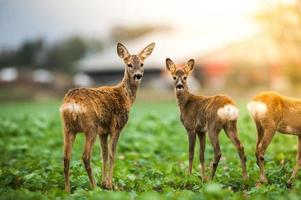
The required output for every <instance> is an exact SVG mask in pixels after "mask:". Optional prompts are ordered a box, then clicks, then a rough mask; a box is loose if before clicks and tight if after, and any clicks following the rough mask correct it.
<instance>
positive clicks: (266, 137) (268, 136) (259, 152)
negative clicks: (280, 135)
mask: <svg viewBox="0 0 301 200" xmlns="http://www.w3.org/2000/svg"><path fill="white" fill-rule="evenodd" d="M275 132H276V130H275V129H270V128H266V129H264V134H263V137H262V139H261V141H260V143H259V144H258V146H257V148H256V158H257V165H258V167H259V169H260V178H259V181H260V182H261V183H267V182H268V179H267V177H266V175H265V171H264V153H265V151H266V149H267V148H268V146H269V144H270V143H271V141H272V139H273V136H274V135H275Z"/></svg>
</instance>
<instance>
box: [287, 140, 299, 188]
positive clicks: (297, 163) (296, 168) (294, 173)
mask: <svg viewBox="0 0 301 200" xmlns="http://www.w3.org/2000/svg"><path fill="white" fill-rule="evenodd" d="M300 164H301V136H298V152H297V158H296V165H295V167H294V170H293V173H292V175H291V177H290V179H289V180H288V182H287V184H288V185H289V186H290V185H291V184H292V182H293V180H294V179H295V177H296V175H297V172H298V170H299V168H300Z"/></svg>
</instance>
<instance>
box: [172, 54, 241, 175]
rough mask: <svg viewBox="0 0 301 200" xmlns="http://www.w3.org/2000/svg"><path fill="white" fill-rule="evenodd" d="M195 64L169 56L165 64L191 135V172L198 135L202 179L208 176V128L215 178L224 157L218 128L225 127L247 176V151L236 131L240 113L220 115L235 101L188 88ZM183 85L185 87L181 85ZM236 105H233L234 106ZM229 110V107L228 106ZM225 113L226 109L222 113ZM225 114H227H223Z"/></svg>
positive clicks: (223, 96) (189, 137)
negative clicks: (180, 63)
mask: <svg viewBox="0 0 301 200" xmlns="http://www.w3.org/2000/svg"><path fill="white" fill-rule="evenodd" d="M193 66H194V60H192V59H191V60H189V61H188V63H187V64H186V65H185V66H184V67H182V68H177V67H176V66H175V64H174V63H173V62H172V60H170V59H169V58H167V59H166V67H167V69H168V71H169V72H170V73H171V75H172V76H173V79H174V86H175V92H176V97H177V101H178V106H179V108H180V112H181V121H182V123H183V125H184V127H185V128H186V130H187V134H188V139H189V170H188V173H189V174H191V172H192V162H193V157H194V148H195V141H196V136H198V138H199V142H200V155H199V159H200V163H201V167H202V168H201V174H202V177H203V180H206V177H205V164H204V162H205V161H204V159H205V158H204V152H205V138H206V132H208V136H209V139H210V141H211V143H212V146H213V150H214V159H213V163H212V172H211V176H210V179H213V177H214V174H215V171H216V168H217V165H218V163H219V160H220V158H221V151H220V145H219V140H218V135H219V132H220V131H221V130H222V129H224V131H225V132H226V134H227V136H228V137H229V138H230V140H231V141H232V142H233V144H234V145H235V146H236V148H237V151H238V154H239V157H240V159H241V164H242V172H243V177H244V178H245V179H246V178H247V171H246V156H245V154H244V148H243V146H242V144H241V143H240V140H239V138H238V135H237V128H236V121H237V117H238V109H237V113H236V114H237V116H236V117H234V118H232V117H231V116H230V115H229V116H228V115H225V118H221V117H220V116H219V115H218V110H219V109H221V108H223V107H224V106H227V105H230V106H231V109H234V110H235V109H236V108H235V107H234V106H235V104H234V102H233V101H232V99H230V98H229V97H228V96H225V95H216V96H196V95H193V94H191V93H190V92H189V91H188V87H187V83H186V80H187V77H188V75H189V74H190V73H191V72H192V70H193ZM181 88H182V89H181ZM232 106H233V107H232ZM226 111H227V110H226ZM222 114H223V113H222ZM221 116H224V115H221Z"/></svg>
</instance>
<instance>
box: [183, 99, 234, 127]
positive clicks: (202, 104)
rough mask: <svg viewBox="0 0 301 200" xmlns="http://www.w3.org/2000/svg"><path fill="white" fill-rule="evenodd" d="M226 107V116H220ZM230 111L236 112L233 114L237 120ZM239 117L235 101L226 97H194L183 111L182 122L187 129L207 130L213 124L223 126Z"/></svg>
mask: <svg viewBox="0 0 301 200" xmlns="http://www.w3.org/2000/svg"><path fill="white" fill-rule="evenodd" d="M225 106H226V113H225V116H219V114H218V113H219V110H220V109H224V108H225ZM229 106H230V107H229ZM228 107H229V108H230V110H229V109H228ZM233 109H234V110H233ZM228 111H229V112H235V113H233V114H234V115H235V116H234V117H235V119H234V118H233V117H232V113H228ZM221 117H225V118H227V119H226V120H224V119H222V118H221ZM237 117H238V109H237V108H236V107H235V105H234V102H233V100H232V99H231V98H230V97H228V96H225V95H215V96H195V95H192V96H191V97H190V99H189V100H188V102H187V104H186V105H185V107H184V109H182V110H181V120H182V123H183V124H184V126H185V127H186V129H195V128H197V129H204V128H205V129H207V128H208V127H209V126H210V125H211V124H217V123H221V124H223V123H225V122H226V121H228V120H231V118H233V120H236V118H237Z"/></svg>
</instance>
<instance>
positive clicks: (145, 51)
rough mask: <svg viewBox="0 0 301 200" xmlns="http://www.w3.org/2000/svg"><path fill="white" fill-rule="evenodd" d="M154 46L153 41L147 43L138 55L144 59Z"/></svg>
mask: <svg viewBox="0 0 301 200" xmlns="http://www.w3.org/2000/svg"><path fill="white" fill-rule="evenodd" d="M154 47H155V43H154V42H153V43H151V44H149V45H147V46H146V47H145V48H144V49H143V50H142V51H141V52H140V53H139V57H140V58H141V59H142V60H144V59H145V58H147V57H148V56H150V55H151V54H152V52H153V49H154Z"/></svg>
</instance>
